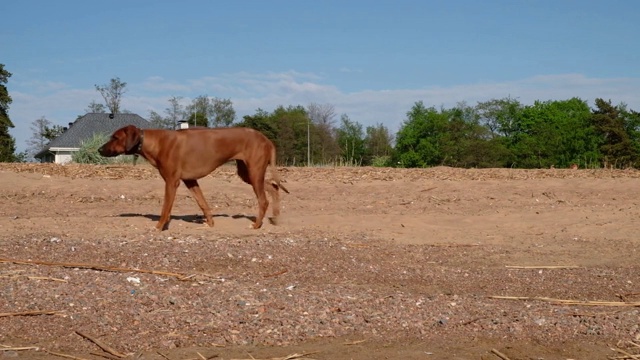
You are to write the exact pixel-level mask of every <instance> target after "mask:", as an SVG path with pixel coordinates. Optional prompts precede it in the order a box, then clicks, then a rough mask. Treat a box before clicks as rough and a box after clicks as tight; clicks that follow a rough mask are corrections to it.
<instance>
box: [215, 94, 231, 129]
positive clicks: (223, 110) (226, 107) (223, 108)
mask: <svg viewBox="0 0 640 360" xmlns="http://www.w3.org/2000/svg"><path fill="white" fill-rule="evenodd" d="M209 104H210V108H209V113H208V117H209V120H210V122H211V126H212V127H226V126H229V125H231V124H232V123H233V122H234V121H235V120H236V111H235V110H234V109H233V103H232V102H231V100H229V99H219V98H213V99H211V100H210V103H209Z"/></svg>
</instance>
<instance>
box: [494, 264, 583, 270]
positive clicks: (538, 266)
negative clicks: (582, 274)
mask: <svg viewBox="0 0 640 360" xmlns="http://www.w3.org/2000/svg"><path fill="white" fill-rule="evenodd" d="M505 267H506V268H507V269H579V268H580V266H578V265H532V266H525V265H523V266H520V265H505Z"/></svg>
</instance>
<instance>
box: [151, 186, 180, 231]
mask: <svg viewBox="0 0 640 360" xmlns="http://www.w3.org/2000/svg"><path fill="white" fill-rule="evenodd" d="M179 185H180V179H170V178H165V184H164V203H163V204H162V214H160V220H159V221H158V224H157V225H156V229H158V230H160V231H162V230H165V229H166V228H167V224H168V223H169V219H170V217H171V208H172V207H173V201H174V200H175V198H176V190H177V189H178V186H179Z"/></svg>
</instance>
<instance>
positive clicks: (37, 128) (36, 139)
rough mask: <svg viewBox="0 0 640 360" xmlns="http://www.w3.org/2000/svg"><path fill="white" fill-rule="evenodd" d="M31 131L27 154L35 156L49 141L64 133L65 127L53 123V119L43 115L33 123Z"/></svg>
mask: <svg viewBox="0 0 640 360" xmlns="http://www.w3.org/2000/svg"><path fill="white" fill-rule="evenodd" d="M31 131H32V133H31V138H30V139H29V140H27V154H28V155H29V156H30V157H33V156H34V155H35V154H37V153H38V152H39V151H40V150H42V148H44V147H45V145H47V143H49V141H51V140H53V139H55V138H56V137H58V135H60V134H62V133H63V132H64V128H63V127H62V126H60V125H53V124H52V123H51V121H49V120H48V119H47V118H45V117H44V116H43V117H41V118H39V119H36V120H34V121H33V122H32V123H31Z"/></svg>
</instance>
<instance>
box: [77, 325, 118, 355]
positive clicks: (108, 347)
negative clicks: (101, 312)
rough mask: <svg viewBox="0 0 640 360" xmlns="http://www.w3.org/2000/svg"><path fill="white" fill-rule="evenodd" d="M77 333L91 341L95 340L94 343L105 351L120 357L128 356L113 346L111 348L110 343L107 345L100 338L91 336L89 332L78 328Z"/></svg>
mask: <svg viewBox="0 0 640 360" xmlns="http://www.w3.org/2000/svg"><path fill="white" fill-rule="evenodd" d="M76 334H78V335H80V336H82V337H83V338H85V339H87V340H89V341H91V342H93V343H94V344H96V345H98V346H99V347H100V348H101V349H102V350H104V351H106V352H108V353H109V354H111V355H113V356H117V357H119V358H123V357H126V355H123V354H121V353H119V352H118V351H116V350H114V349H113V348H111V347H110V346H108V345H106V344H104V343H102V342H101V341H100V340H98V339H95V338H93V337H91V336H89V335H87V334H84V333H82V332H80V331H78V330H76Z"/></svg>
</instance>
